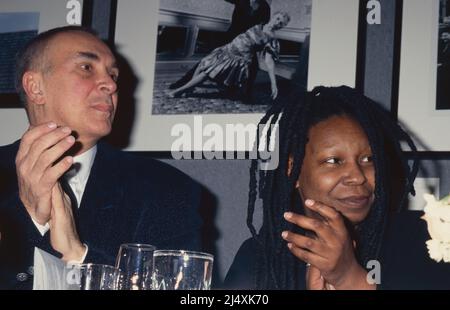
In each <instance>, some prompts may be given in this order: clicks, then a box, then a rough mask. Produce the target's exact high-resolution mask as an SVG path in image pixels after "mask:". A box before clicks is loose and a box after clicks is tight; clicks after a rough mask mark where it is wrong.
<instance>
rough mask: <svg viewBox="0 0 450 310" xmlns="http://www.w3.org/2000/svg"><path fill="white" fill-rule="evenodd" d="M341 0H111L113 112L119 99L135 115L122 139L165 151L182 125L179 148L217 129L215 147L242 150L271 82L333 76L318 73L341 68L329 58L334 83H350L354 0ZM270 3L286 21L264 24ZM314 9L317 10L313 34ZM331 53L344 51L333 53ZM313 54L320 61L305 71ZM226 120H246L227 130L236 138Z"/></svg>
mask: <svg viewBox="0 0 450 310" xmlns="http://www.w3.org/2000/svg"><path fill="white" fill-rule="evenodd" d="M344 2H345V5H343V6H344V7H345V9H344V8H342V6H341V5H337V4H329V6H332V7H331V8H330V7H326V5H324V4H323V3H320V2H317V4H316V2H315V1H313V0H283V1H281V0H263V1H255V2H253V1H232V0H204V1H199V0H183V1H178V0H159V1H145V0H136V1H135V3H134V4H133V6H130V5H128V4H127V1H124V0H119V1H118V6H117V18H116V33H115V42H116V46H117V47H118V52H119V54H120V55H121V57H123V59H124V60H125V62H126V63H127V67H128V69H129V70H126V75H127V77H126V78H124V80H125V81H124V83H125V84H127V83H128V85H125V86H127V87H126V89H127V91H126V92H127V94H125V97H123V94H122V93H121V98H120V99H119V110H118V115H120V113H121V109H122V112H123V113H124V114H125V115H128V121H130V123H131V120H132V121H133V125H130V126H129V128H130V139H129V143H128V145H127V148H128V149H129V150H133V151H159V152H161V151H162V152H168V151H171V150H174V142H175V143H176V141H178V140H179V139H180V137H181V135H183V134H185V137H189V139H188V140H190V141H187V142H186V143H185V144H184V145H183V150H185V151H204V150H205V148H206V146H205V145H206V144H207V142H208V141H210V140H211V137H212V136H214V135H215V134H217V135H220V137H221V140H222V141H223V143H218V144H216V145H215V146H214V150H217V151H249V150H250V149H251V148H252V146H253V140H252V134H256V125H257V123H258V121H259V119H260V118H261V116H262V115H263V113H264V112H265V111H266V110H267V109H268V108H269V107H270V106H271V105H272V104H274V101H273V99H272V96H273V95H274V93H275V92H277V95H278V97H282V96H284V95H287V94H288V93H289V92H290V91H291V90H292V89H294V88H299V87H301V88H305V89H306V88H311V85H312V86H314V85H317V84H328V85H329V84H330V83H331V84H333V82H330V81H329V80H328V81H325V82H323V83H322V82H321V81H320V79H318V78H317V77H318V76H321V77H323V76H324V75H323V73H324V71H325V72H326V70H327V69H329V68H331V69H330V70H334V69H336V71H339V69H337V68H336V66H341V68H343V69H342V70H341V71H340V73H341V75H340V80H339V81H338V82H335V83H334V84H338V85H340V84H347V85H349V84H350V86H354V85H353V84H354V80H355V71H356V50H357V47H356V46H357V25H358V8H359V1H357V0H344ZM252 3H253V4H252ZM278 11H282V12H287V13H288V14H289V16H290V21H289V23H288V24H287V25H286V26H285V27H282V28H281V29H271V28H270V27H265V26H263V25H264V23H267V22H268V21H270V19H271V17H273V16H274V13H275V12H278ZM344 11H345V12H344ZM329 12H332V13H329ZM336 12H337V14H336ZM340 12H341V13H340ZM327 14H328V15H330V14H331V15H333V18H330V17H331V16H328V15H327ZM314 15H317V16H319V17H321V18H322V19H321V21H322V24H321V23H320V21H317V23H318V27H317V31H318V35H317V37H316V38H315V37H314V36H315V34H314V29H313V27H312V25H313V24H314V19H313V16H314ZM336 15H337V16H336ZM333 19H334V20H333ZM330 20H333V22H332V23H331V22H330ZM269 23H270V22H269ZM327 23H329V26H330V27H326V26H325V25H327ZM325 29H326V30H325ZM348 29H350V31H348V32H346V31H345V30H348ZM355 29H356V30H355ZM271 30H273V34H271ZM336 32H339V36H340V38H342V39H341V40H339V39H336V37H337V36H336ZM137 33H138V34H139V35H137ZM330 38H331V39H330ZM348 38H351V39H348ZM342 40H343V41H342ZM342 42H345V43H346V44H342ZM324 45H325V46H324ZM313 46H314V49H315V50H317V51H318V52H317V55H313V54H314V52H313V51H312V48H313ZM336 49H339V51H336ZM324 50H328V53H326V52H324ZM255 51H257V52H255ZM265 51H266V52H268V53H264V52H265ZM266 54H269V55H271V57H273V59H276V62H275V75H276V82H277V83H276V84H277V87H276V88H274V87H272V85H273V83H271V79H270V77H269V74H268V66H267V65H268V63H267V61H266V59H265V57H261V56H262V55H266ZM336 55H345V56H344V57H349V58H348V59H350V60H349V61H347V58H346V59H345V60H344V61H333V60H335V56H336ZM324 60H325V61H324ZM327 63H332V65H331V66H328V65H327ZM311 64H314V65H315V64H318V65H317V67H316V68H315V69H316V72H315V73H314V74H312V75H311V67H310V65H311ZM269 65H270V60H269ZM129 71H132V72H129ZM346 72H351V73H350V74H349V76H350V77H351V78H349V79H348V80H350V82H348V80H345V79H346V77H347V75H346ZM121 75H122V73H121ZM335 76H336V74H335ZM338 79H339V78H338ZM130 81H131V83H130ZM322 81H323V80H322ZM121 89H123V88H121ZM129 89H133V90H135V91H134V92H133V93H132V94H130V93H128V90H129ZM124 110H128V111H124ZM130 111H131V112H130ZM130 113H132V114H133V116H130ZM119 117H120V116H119ZM227 126H231V127H233V126H234V127H233V128H236V127H239V128H244V131H243V134H239V133H237V132H236V131H233V130H231V134H232V135H234V137H232V138H233V139H232V140H233V141H234V142H235V143H234V144H233V143H228V141H227V140H230V139H228V138H229V137H227V134H228V133H229V132H227V130H226V129H227V128H229V127H227ZM183 129H184V130H185V131H184V132H181V131H182V130H183ZM124 130H126V129H124ZM246 130H247V131H246ZM186 131H187V133H186ZM219 131H221V132H219ZM218 132H219V133H218ZM253 137H254V136H253Z"/></svg>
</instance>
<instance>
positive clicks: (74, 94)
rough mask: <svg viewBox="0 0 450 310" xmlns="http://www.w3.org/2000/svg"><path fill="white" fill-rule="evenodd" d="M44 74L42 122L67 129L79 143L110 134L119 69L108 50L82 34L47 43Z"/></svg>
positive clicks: (99, 42)
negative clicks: (68, 128) (46, 64)
mask: <svg viewBox="0 0 450 310" xmlns="http://www.w3.org/2000/svg"><path fill="white" fill-rule="evenodd" d="M47 55H48V57H47V61H48V62H49V65H50V70H49V72H48V73H44V74H43V85H44V96H45V105H44V111H45V120H44V121H54V122H56V124H58V125H59V126H69V127H70V128H71V129H72V130H73V131H75V132H76V133H77V135H78V139H79V141H80V142H82V143H83V142H92V141H93V142H96V141H98V140H99V139H100V138H102V137H104V136H106V135H108V134H109V133H110V131H111V127H112V123H113V120H114V114H115V111H116V107H117V84H116V81H117V77H118V74H119V72H118V69H117V66H116V63H115V58H114V56H113V54H112V52H111V50H110V49H109V48H108V47H107V46H106V45H105V44H104V43H103V42H101V41H100V40H99V39H97V38H96V37H94V36H92V35H89V34H87V33H83V32H69V33H64V34H59V35H58V36H56V37H55V38H54V39H52V40H51V41H50V44H49V50H48V54H47Z"/></svg>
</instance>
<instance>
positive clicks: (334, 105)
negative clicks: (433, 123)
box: [247, 86, 418, 289]
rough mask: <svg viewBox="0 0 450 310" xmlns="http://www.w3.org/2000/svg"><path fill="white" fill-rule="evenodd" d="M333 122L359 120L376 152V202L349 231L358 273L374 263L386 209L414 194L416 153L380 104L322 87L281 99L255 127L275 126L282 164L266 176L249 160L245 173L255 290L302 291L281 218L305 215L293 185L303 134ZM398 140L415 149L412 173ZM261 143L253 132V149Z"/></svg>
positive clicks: (304, 141)
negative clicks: (258, 208)
mask: <svg viewBox="0 0 450 310" xmlns="http://www.w3.org/2000/svg"><path fill="white" fill-rule="evenodd" d="M299 98H300V99H299ZM332 116H347V117H350V118H352V119H354V120H355V121H357V122H358V123H359V124H360V126H361V127H362V129H363V130H364V132H365V134H366V135H367V138H368V141H369V144H370V147H371V149H372V153H373V162H374V167H375V199H374V202H373V205H372V206H371V209H370V211H369V214H368V215H367V217H366V218H365V219H364V220H363V222H362V223H360V224H358V228H357V229H356V230H357V231H356V232H351V233H354V234H355V235H356V238H357V239H358V242H357V249H356V257H357V260H358V262H359V263H360V264H361V265H362V266H363V267H364V266H366V264H367V262H368V261H369V260H371V259H379V254H380V248H381V242H382V238H383V233H384V231H385V227H386V223H387V219H388V215H389V213H390V211H391V210H395V211H398V210H399V209H400V208H401V207H402V206H403V205H404V204H405V202H406V199H407V195H408V193H410V192H411V193H412V194H413V195H414V194H415V193H414V187H413V182H414V179H415V177H416V175H417V170H418V161H417V150H416V147H415V145H414V143H413V141H412V139H411V138H410V136H409V135H408V134H407V133H406V132H405V131H404V130H403V129H402V128H401V127H400V125H399V124H398V123H397V122H396V120H395V119H394V118H393V117H392V116H391V115H390V114H389V113H388V112H387V111H386V110H384V109H383V108H382V107H381V106H379V105H378V104H377V103H375V102H374V101H372V100H370V99H369V98H367V97H365V96H363V95H362V94H360V93H358V92H357V91H356V90H354V89H352V88H350V87H347V86H340V87H322V86H320V87H316V88H315V89H314V90H313V91H311V92H304V93H302V94H300V96H299V95H298V94H294V95H292V96H291V97H289V98H287V99H285V100H280V101H278V102H277V103H276V104H274V105H273V106H272V107H271V108H270V110H269V111H268V112H267V113H266V114H265V116H264V117H263V118H262V119H261V121H260V123H259V124H260V125H262V127H264V126H270V127H269V128H272V126H273V125H276V124H278V130H279V132H278V139H279V166H278V168H277V169H275V170H272V171H263V170H261V169H258V166H259V165H258V160H253V161H252V164H251V167H250V186H249V187H250V189H249V201H248V213H247V226H248V227H249V229H250V231H251V233H252V235H253V237H254V238H255V239H256V240H257V243H258V247H259V251H260V253H258V254H260V255H259V256H258V257H260V258H261V259H259V260H258V263H257V264H258V265H257V274H256V278H255V279H254V280H255V287H257V288H260V289H296V288H300V287H302V285H304V279H298V277H297V274H298V271H299V268H304V264H302V263H300V261H299V260H298V259H297V258H296V257H295V256H294V255H292V254H291V253H290V252H289V251H288V249H287V247H286V244H285V241H284V240H282V239H281V237H280V235H281V232H282V231H284V230H293V229H294V230H295V229H297V227H293V225H292V224H289V223H287V222H286V221H284V220H283V213H284V212H286V211H294V212H297V213H304V207H303V203H302V201H301V199H299V197H298V196H299V195H298V192H297V190H296V189H295V182H296V181H297V180H298V178H299V175H300V169H301V167H302V163H303V159H304V156H305V148H306V144H307V142H308V131H309V129H310V128H311V127H312V126H314V125H315V124H317V123H319V122H321V121H324V120H327V119H329V118H330V117H332ZM258 128H260V126H258ZM269 130H270V129H269ZM270 136H271V135H270V134H267V140H268V141H266V142H265V143H267V144H266V145H269V142H270ZM401 141H405V142H407V144H408V145H409V148H410V149H411V151H412V154H413V156H412V157H413V158H412V159H413V164H412V167H411V168H410V166H409V165H408V160H407V158H406V156H405V155H404V153H403V150H402V148H401V146H400V142H401ZM261 142H262V141H260V133H259V132H258V134H257V142H256V143H257V147H258V146H259V144H260V143H261ZM289 158H291V159H292V162H291V164H292V169H291V173H290V175H288V173H287V171H288V165H289ZM258 180H259V190H258ZM258 192H259V193H260V197H261V199H262V207H263V224H262V227H261V230H260V231H259V233H257V232H256V229H255V227H254V226H253V213H254V210H255V201H256V198H257V195H258ZM396 207H397V208H396Z"/></svg>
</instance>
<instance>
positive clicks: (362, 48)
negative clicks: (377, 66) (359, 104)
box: [355, 0, 368, 93]
mask: <svg viewBox="0 0 450 310" xmlns="http://www.w3.org/2000/svg"><path fill="white" fill-rule="evenodd" d="M367 1H368V0H360V1H359V13H358V38H357V51H356V74H355V88H356V89H357V90H358V91H360V92H362V93H364V85H365V75H366V45H367V22H366V16H367Z"/></svg>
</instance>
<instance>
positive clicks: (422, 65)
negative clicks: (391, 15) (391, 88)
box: [398, 0, 450, 151]
mask: <svg viewBox="0 0 450 310" xmlns="http://www.w3.org/2000/svg"><path fill="white" fill-rule="evenodd" d="M418 21H420V22H418ZM449 40H450V2H449V1H447V0H430V1H421V0H408V1H404V2H403V21H402V38H401V59H400V78H399V99H398V118H399V120H400V121H401V122H402V123H403V124H404V125H405V127H406V128H407V129H408V130H409V132H410V133H411V135H412V136H413V137H414V138H415V142H416V144H417V145H418V147H419V149H420V150H422V151H450V140H449V139H446V138H445V134H446V133H448V132H449V131H450V122H449V119H450V92H449V87H448V85H449V82H450V71H449V70H450V45H449V44H450V41H449ZM419 59H420V61H418V60H419ZM412 107H414V108H412Z"/></svg>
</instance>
